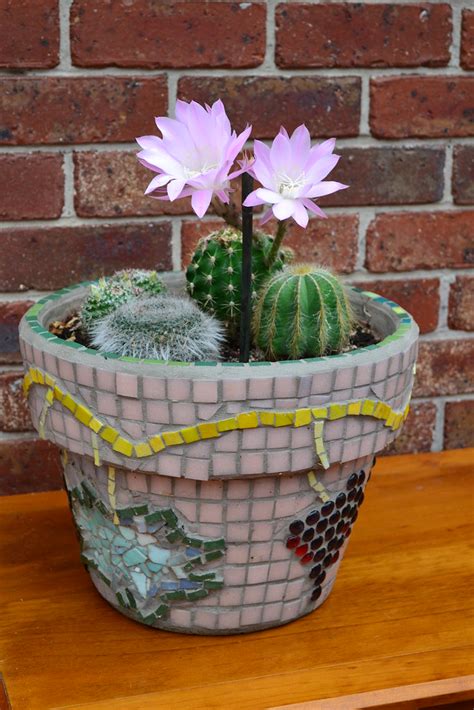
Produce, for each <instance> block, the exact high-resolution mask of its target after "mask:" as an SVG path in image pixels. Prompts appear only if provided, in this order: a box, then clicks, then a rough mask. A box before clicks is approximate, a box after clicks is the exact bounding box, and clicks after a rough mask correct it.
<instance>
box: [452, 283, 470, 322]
mask: <svg viewBox="0 0 474 710" xmlns="http://www.w3.org/2000/svg"><path fill="white" fill-rule="evenodd" d="M448 325H449V327H450V328H453V329H455V330H474V276H456V280H455V281H454V283H452V284H451V288H450V291H449V312H448Z"/></svg>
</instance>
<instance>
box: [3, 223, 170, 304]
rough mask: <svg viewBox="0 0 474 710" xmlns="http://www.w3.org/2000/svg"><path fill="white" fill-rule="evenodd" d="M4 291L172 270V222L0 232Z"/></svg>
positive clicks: (57, 286)
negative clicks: (122, 272)
mask: <svg viewBox="0 0 474 710" xmlns="http://www.w3.org/2000/svg"><path fill="white" fill-rule="evenodd" d="M0 249H1V252H2V254H5V255H6V257H7V258H6V259H4V260H3V261H2V262H0V289H2V290H3V291H18V290H25V289H44V290H50V289H57V288H62V287H63V286H66V285H68V284H72V283H77V282H79V281H84V280H86V279H92V278H97V277H98V276H100V275H102V274H110V273H112V272H113V271H115V270H116V269H120V268H124V267H137V268H147V269H158V270H164V269H165V270H166V269H171V268H172V264H171V225H170V224H169V222H162V223H159V224H156V223H155V224H152V223H147V224H143V223H142V224H130V225H123V224H118V225H99V226H91V227H89V226H86V227H51V228H44V229H35V230H33V229H31V230H29V229H12V230H5V231H2V232H0Z"/></svg>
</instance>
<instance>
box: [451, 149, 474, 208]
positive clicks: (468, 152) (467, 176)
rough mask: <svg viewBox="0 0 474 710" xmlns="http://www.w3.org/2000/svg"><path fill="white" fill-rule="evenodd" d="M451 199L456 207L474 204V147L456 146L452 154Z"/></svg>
mask: <svg viewBox="0 0 474 710" xmlns="http://www.w3.org/2000/svg"><path fill="white" fill-rule="evenodd" d="M453 198H454V202H455V203H456V204H458V205H473V204H474V146H472V145H457V146H455V148H454V154H453Z"/></svg>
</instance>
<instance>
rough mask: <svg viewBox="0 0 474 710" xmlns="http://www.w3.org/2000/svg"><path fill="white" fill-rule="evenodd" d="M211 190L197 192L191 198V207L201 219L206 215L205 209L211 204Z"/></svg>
mask: <svg viewBox="0 0 474 710" xmlns="http://www.w3.org/2000/svg"><path fill="white" fill-rule="evenodd" d="M211 200H212V190H197V191H196V192H193V195H192V197H191V207H192V208H193V210H194V211H195V213H196V214H197V216H198V217H199V219H201V217H204V215H205V214H206V211H207V208H208V207H209V205H210V204H211Z"/></svg>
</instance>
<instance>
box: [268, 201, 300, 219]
mask: <svg viewBox="0 0 474 710" xmlns="http://www.w3.org/2000/svg"><path fill="white" fill-rule="evenodd" d="M295 202H296V200H281V202H277V203H276V204H275V205H273V207H272V211H273V214H274V215H275V217H276V218H277V219H279V220H282V219H288V217H291V216H292V215H293V211H294V209H295Z"/></svg>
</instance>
